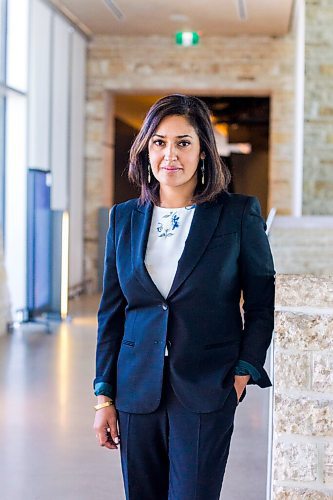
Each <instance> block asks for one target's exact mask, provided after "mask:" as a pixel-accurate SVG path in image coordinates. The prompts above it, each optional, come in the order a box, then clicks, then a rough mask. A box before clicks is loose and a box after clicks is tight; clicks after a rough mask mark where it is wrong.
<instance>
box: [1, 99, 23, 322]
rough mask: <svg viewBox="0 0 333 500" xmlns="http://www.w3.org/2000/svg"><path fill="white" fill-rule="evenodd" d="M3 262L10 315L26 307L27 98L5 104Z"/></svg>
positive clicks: (10, 100) (8, 101)
mask: <svg viewBox="0 0 333 500" xmlns="http://www.w3.org/2000/svg"><path fill="white" fill-rule="evenodd" d="M5 126H6V179H5V190H6V193H5V196H6V213H5V260H6V268H7V277H8V285H9V291H10V297H11V302H12V310H13V314H15V311H17V310H20V309H23V308H24V307H25V305H26V246H27V239H26V218H27V215H26V210H27V208H26V194H27V164H26V135H27V127H26V97H25V96H21V95H16V94H10V95H9V96H8V97H7V104H6V123H5Z"/></svg>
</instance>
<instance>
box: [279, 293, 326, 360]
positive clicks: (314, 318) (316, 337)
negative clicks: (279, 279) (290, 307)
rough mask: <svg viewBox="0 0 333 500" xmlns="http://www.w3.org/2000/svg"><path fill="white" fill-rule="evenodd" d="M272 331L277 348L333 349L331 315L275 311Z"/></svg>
mask: <svg viewBox="0 0 333 500" xmlns="http://www.w3.org/2000/svg"><path fill="white" fill-rule="evenodd" d="M294 292H295V294H296V293H297V289H295V290H294ZM274 331H275V345H276V346H277V347H279V348H283V349H301V350H309V351H310V350H314V351H315V350H325V349H332V348H333V335H332V332H333V314H323V315H320V314H304V313H298V312H295V313H294V312H284V311H277V312H276V313H275V330H274Z"/></svg>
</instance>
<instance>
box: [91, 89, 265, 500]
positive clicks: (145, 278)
mask: <svg viewBox="0 0 333 500" xmlns="http://www.w3.org/2000/svg"><path fill="white" fill-rule="evenodd" d="M129 178H130V180H131V181H133V182H135V183H136V184H137V185H138V186H140V188H141V195H140V198H139V199H132V200H129V201H127V202H125V203H121V204H119V205H117V206H114V207H113V208H112V210H111V213H110V227H109V231H108V235H107V244H106V253H105V269H104V288H103V294H102V298H101V303H100V307H99V311H98V340H97V355H96V378H95V380H94V389H95V394H96V396H97V398H98V404H97V405H96V406H95V408H96V418H95V424H94V429H95V432H96V436H97V438H98V441H99V444H100V445H101V446H105V447H107V448H109V449H117V447H118V446H117V444H118V443H119V437H120V453H121V464H122V472H123V479H124V486H125V492H126V498H127V499H130V500H163V499H165V500H166V499H169V500H192V499H193V500H217V499H218V498H219V495H220V491H221V487H222V480H223V475H224V471H225V466H226V462H227V457H228V452H229V445H230V439H231V435H232V431H233V420H234V412H235V409H236V406H237V404H238V403H239V401H241V400H242V399H243V397H244V396H245V390H246V385H247V384H248V383H255V384H258V385H259V386H260V387H268V386H270V385H271V383H270V380H269V378H268V376H267V374H266V372H265V370H264V368H263V364H264V361H265V356H266V350H267V348H268V346H269V344H270V341H271V336H272V330H273V311H274V274H275V273H274V269H273V262H272V257H271V252H270V248H269V244H268V240H267V237H266V234H265V224H264V222H263V219H262V218H261V216H260V208H259V203H258V201H257V199H256V198H254V197H249V196H243V195H234V194H228V193H227V192H226V188H227V184H228V182H229V174H228V172H227V171H226V168H225V167H224V165H223V164H222V162H221V161H220V158H219V156H218V152H217V149H216V144H215V139H214V133H213V129H212V125H211V121H210V116H209V111H208V108H207V107H206V105H205V104H204V103H203V102H202V101H201V100H200V99H198V98H196V97H190V96H185V95H179V94H175V95H169V96H166V97H164V98H162V99H160V100H159V101H157V102H156V103H155V104H154V105H153V106H152V108H151V109H150V110H149V112H148V114H147V116H146V118H145V120H144V123H143V125H142V128H141V130H140V132H139V134H138V136H137V137H136V139H135V141H134V143H133V146H132V148H131V153H130V167H129ZM241 293H243V298H244V324H243V321H242V316H241V312H240V307H239V303H240V297H241ZM118 428H119V433H118Z"/></svg>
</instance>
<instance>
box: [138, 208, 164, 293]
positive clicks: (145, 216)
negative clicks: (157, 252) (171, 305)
mask: <svg viewBox="0 0 333 500" xmlns="http://www.w3.org/2000/svg"><path fill="white" fill-rule="evenodd" d="M152 215H153V204H152V202H149V203H146V204H145V205H140V206H139V205H138V206H137V207H136V208H134V210H133V212H132V221H131V256H132V265H133V270H134V272H135V274H136V277H137V278H138V280H139V281H140V283H141V284H142V286H143V287H144V288H145V289H146V290H147V292H149V293H151V294H153V295H155V296H157V297H158V298H159V299H160V300H161V301H164V300H165V299H164V297H163V295H162V294H161V293H160V291H159V290H158V288H157V287H156V285H155V283H154V282H153V280H152V279H151V277H150V274H149V273H148V271H147V268H146V266H145V262H144V261H145V255H146V248H147V242H148V236H149V230H150V223H151V219H152Z"/></svg>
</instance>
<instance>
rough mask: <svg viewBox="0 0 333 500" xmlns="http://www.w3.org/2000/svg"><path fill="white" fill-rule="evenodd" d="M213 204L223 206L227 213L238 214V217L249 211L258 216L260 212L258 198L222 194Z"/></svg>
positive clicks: (236, 194)
mask: <svg viewBox="0 0 333 500" xmlns="http://www.w3.org/2000/svg"><path fill="white" fill-rule="evenodd" d="M215 203H218V204H221V205H223V206H224V208H225V209H226V210H227V211H228V212H231V213H234V214H235V215H236V214H238V215H239V216H240V217H242V216H243V215H244V213H245V212H247V211H251V210H253V211H255V212H257V213H258V214H260V212H261V210H260V203H259V200H258V198H257V197H256V196H249V195H246V194H238V193H227V192H222V193H221V194H220V195H219V196H218V198H217V199H216V201H215Z"/></svg>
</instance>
